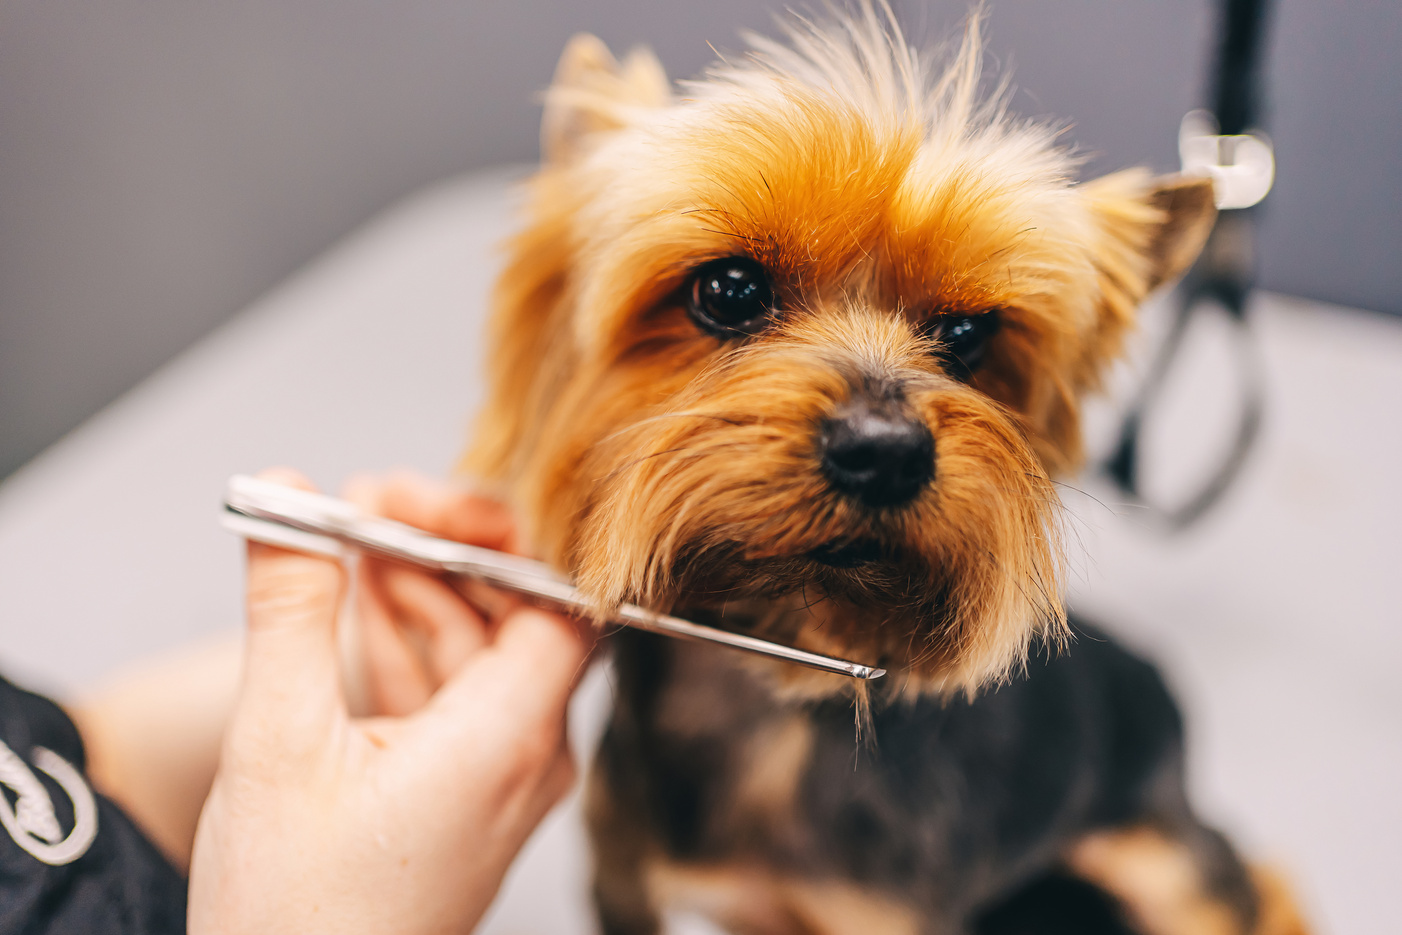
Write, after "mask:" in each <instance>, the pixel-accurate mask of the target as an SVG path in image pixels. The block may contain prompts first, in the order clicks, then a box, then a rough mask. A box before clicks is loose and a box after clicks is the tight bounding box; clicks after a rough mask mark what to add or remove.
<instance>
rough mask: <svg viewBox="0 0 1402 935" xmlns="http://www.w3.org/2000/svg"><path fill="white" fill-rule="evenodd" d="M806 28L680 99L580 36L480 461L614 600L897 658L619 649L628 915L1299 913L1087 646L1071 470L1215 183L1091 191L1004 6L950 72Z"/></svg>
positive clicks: (1174, 733)
mask: <svg viewBox="0 0 1402 935" xmlns="http://www.w3.org/2000/svg"><path fill="white" fill-rule="evenodd" d="M790 39H791V45H790V46H781V45H778V44H775V43H770V42H767V41H765V40H753V52H752V54H751V56H750V57H749V58H747V59H746V60H744V61H742V62H739V63H726V64H724V65H721V66H717V68H715V69H713V71H712V72H711V73H710V74H709V76H708V78H707V80H704V81H701V82H695V83H692V84H691V85H688V86H687V87H686V92H687V95H688V96H687V97H684V98H681V99H678V98H676V97H674V96H673V91H672V88H671V86H670V85H669V83H668V82H667V80H666V78H665V76H664V75H663V74H662V72H661V69H660V67H659V66H658V65H657V63H656V60H655V59H653V58H651V57H650V56H649V55H647V54H646V53H635V54H634V55H632V56H630V57H629V58H628V59H627V60H626V61H625V62H624V63H622V64H621V65H620V64H619V63H617V62H615V61H614V59H613V57H612V56H611V55H610V54H609V53H608V51H607V50H606V49H604V48H603V46H602V45H601V44H600V43H599V42H598V40H595V39H592V38H590V37H581V38H578V39H576V40H574V41H573V42H571V44H570V46H569V48H568V49H567V50H566V52H565V56H564V58H563V60H562V62H561V65H560V68H559V71H558V72H557V75H556V82H555V84H554V86H553V87H552V89H551V91H550V95H549V97H548V100H547V106H546V114H545V122H544V128H543V148H544V151H545V155H546V160H545V164H544V166H543V167H542V170H541V172H540V173H539V175H538V176H537V177H536V178H535V180H534V181H533V183H532V194H533V199H532V203H531V209H530V211H531V215H530V220H529V223H528V225H527V227H526V229H525V231H524V232H523V233H522V234H521V236H520V237H518V238H517V240H516V241H515V242H514V244H513V246H512V248H511V260H510V263H509V265H508V267H507V270H506V272H505V273H504V274H503V277H502V279H501V282H500V284H499V289H498V294H497V295H498V310H497V317H496V320H495V328H496V331H495V336H494V339H495V342H496V343H495V348H494V354H493V357H492V367H493V379H492V385H491V396H490V399H489V402H488V406H487V408H486V410H485V412H484V414H483V418H482V420H481V422H480V424H479V432H478V436H477V438H476V443H475V446H474V449H473V451H472V452H471V455H470V457H469V461H468V467H469V469H470V470H472V471H474V472H475V473H477V474H479V475H480V476H484V477H486V478H489V479H492V480H495V481H497V482H498V483H500V484H501V485H503V487H504V488H505V493H506V495H507V496H508V497H509V498H510V499H511V500H512V501H513V502H514V503H515V505H516V506H517V507H518V508H519V509H520V510H521V512H522V514H523V515H524V517H525V518H526V520H527V521H528V523H529V526H530V528H529V535H530V538H531V541H532V544H533V545H534V547H535V548H536V549H537V551H538V552H539V553H540V554H541V555H542V556H543V557H545V558H547V559H548V560H550V561H552V562H554V563H555V564H557V565H558V566H559V567H561V568H562V569H565V570H567V571H569V572H570V573H571V574H572V575H573V576H574V577H575V578H576V579H577V580H578V582H579V583H580V585H581V586H582V587H583V588H584V589H585V590H586V592H588V593H590V594H592V595H593V596H594V597H595V598H596V599H597V600H598V602H599V604H600V606H601V608H603V609H607V608H608V606H609V605H611V604H615V603H617V602H619V601H623V600H630V601H636V602H639V603H643V604H645V605H647V606H651V607H655V608H657V609H659V610H671V609H676V610H677V611H679V612H680V613H682V614H683V615H686V616H689V617H692V618H694V619H697V620H701V621H704V622H708V623H711V624H713V625H716V626H721V627H728V628H734V629H741V630H744V631H747V632H753V633H756V634H760V635H764V636H767V637H769V638H771V639H777V640H781V641H786V642H789V643H791V644H794V645H797V646H800V647H802V648H807V649H812V650H816V651H820V652H827V653H830V654H835V655H841V656H845V657H847V658H851V659H854V660H857V661H860V662H864V663H869V664H873V665H881V666H885V667H887V668H889V669H890V670H891V675H889V676H888V677H887V678H886V679H885V680H884V681H883V682H882V683H879V684H878V686H877V688H875V689H874V690H872V691H870V692H867V691H866V690H863V689H858V688H856V687H854V684H855V683H852V682H850V681H847V680H844V679H842V678H840V677H837V676H831V675H825V674H818V673H812V672H809V671H807V670H801V669H797V668H794V667H791V666H785V665H782V664H778V663H772V662H768V661H762V660H756V659H753V658H750V657H742V656H738V655H735V654H733V653H729V652H728V651H726V650H721V649H716V648H708V647H701V646H693V645H683V644H676V643H672V642H666V641H662V640H660V639H659V638H656V637H651V636H647V635H643V634H633V633H627V634H619V635H618V636H616V637H615V638H614V642H615V643H616V645H617V655H616V667H617V672H618V682H619V701H618V707H617V710H616V712H615V716H614V719H613V722H612V724H611V726H610V729H609V732H608V736H607V738H606V740H605V742H604V746H603V748H602V750H601V752H600V757H599V760H598V763H597V765H596V770H595V775H594V781H593V784H592V791H591V795H590V802H591V820H592V824H593V830H594V835H595V843H596V850H597V856H598V881H597V897H598V903H599V908H600V911H601V917H602V920H603V923H604V929H605V932H606V933H608V935H634V933H636V935H643V933H652V932H655V931H657V926H658V913H659V911H660V909H662V908H663V907H664V906H665V905H667V904H671V903H676V902H682V903H690V904H692V905H693V906H695V907H696V908H699V909H701V910H702V911H705V912H708V913H709V914H711V915H713V916H715V917H716V918H718V919H719V920H721V921H722V922H724V923H725V924H727V925H729V926H730V927H731V928H732V929H734V930H735V931H737V932H743V933H795V935H797V933H808V932H812V933H833V935H836V933H867V932H871V933H888V932H889V933H897V932H899V933H906V932H909V933H916V932H920V933H958V932H962V931H968V930H970V928H971V927H973V928H978V929H979V930H981V931H989V932H992V931H1002V930H1006V931H1047V932H1051V931H1056V929H1055V928H1036V927H1034V928H1032V929H1016V928H1012V929H1008V928H1007V927H1006V926H1007V925H1009V924H1015V923H1010V922H1009V921H1008V920H1009V919H1015V918H1016V917H1017V913H1018V912H1027V911H1030V912H1031V914H1032V916H1033V917H1034V918H1037V919H1043V920H1050V919H1052V918H1053V914H1054V912H1056V911H1060V909H1058V908H1057V907H1055V906H1051V905H1049V904H1048V905H1043V906H1041V907H1040V908H1038V906H1037V905H1036V901H1037V899H1039V898H1040V899H1043V901H1044V902H1046V901H1047V899H1048V897H1045V895H1042V896H1039V895H1038V894H1046V893H1048V892H1057V893H1060V895H1059V896H1054V897H1051V898H1050V902H1052V903H1066V901H1067V895H1066V894H1067V893H1070V892H1072V891H1074V890H1075V886H1076V885H1078V884H1076V880H1081V881H1089V882H1091V883H1094V884H1096V885H1097V886H1099V887H1100V888H1102V889H1103V890H1105V891H1108V892H1109V893H1112V894H1114V896H1115V897H1117V899H1118V900H1119V902H1118V903H1114V904H1110V903H1107V904H1106V905H1105V906H1102V907H1101V908H1100V909H1099V910H1097V911H1099V912H1100V916H1101V918H1100V922H1099V923H1096V924H1102V925H1104V926H1115V925H1121V926H1122V925H1123V924H1125V922H1124V921H1123V920H1121V921H1116V916H1117V914H1119V915H1122V916H1123V918H1124V919H1125V920H1128V921H1129V923H1132V924H1133V925H1134V926H1136V928H1137V930H1139V931H1141V932H1144V933H1147V935H1190V933H1192V935H1197V933H1208V935H1217V933H1222V935H1242V933H1249V932H1256V933H1261V935H1265V933H1271V935H1276V933H1279V935H1284V933H1291V932H1296V931H1298V927H1296V928H1292V927H1291V926H1297V923H1295V922H1294V921H1292V920H1293V916H1292V914H1291V913H1290V911H1289V909H1288V905H1287V904H1286V903H1284V902H1281V901H1280V900H1278V899H1276V897H1275V896H1274V895H1271V896H1270V898H1268V899H1265V900H1263V899H1262V898H1261V894H1262V891H1261V890H1260V887H1259V886H1257V885H1253V882H1252V880H1251V878H1250V876H1249V874H1248V873H1247V871H1246V870H1245V869H1244V868H1243V867H1242V865H1241V863H1240V862H1239V861H1238V860H1237V858H1236V857H1235V856H1234V855H1233V853H1232V851H1231V849H1230V848H1229V847H1228V846H1227V845H1226V844H1225V842H1224V841H1223V840H1222V839H1221V838H1220V837H1219V836H1217V835H1216V834H1215V833H1214V832H1211V831H1209V830H1207V829H1206V828H1205V827H1203V826H1202V825H1201V824H1200V823H1199V822H1198V821H1197V820H1196V819H1194V818H1193V816H1192V813H1191V811H1190V810H1189V809H1188V806H1187V803H1186V798H1185V796H1184V793H1183V784H1182V775H1181V740H1180V737H1179V729H1178V718H1177V714H1176V713H1175V710H1174V708H1173V706H1172V704H1171V702H1170V701H1169V700H1168V697H1167V695H1166V693H1165V692H1164V690H1163V687H1162V685H1161V684H1160V683H1159V681H1158V679H1157V677H1156V676H1155V675H1154V674H1153V672H1152V670H1151V669H1149V668H1148V667H1147V666H1145V665H1144V664H1143V663H1140V662H1138V661H1136V660H1134V659H1132V658H1131V657H1129V656H1127V655H1126V654H1125V653H1123V652H1122V651H1120V650H1118V649H1116V648H1115V647H1114V646H1113V645H1112V644H1110V643H1108V642H1105V641H1104V640H1103V639H1102V638H1101V637H1099V636H1094V637H1087V636H1084V635H1083V636H1081V637H1080V638H1079V639H1078V640H1077V641H1075V644H1074V646H1073V647H1072V648H1071V650H1070V652H1069V653H1067V654H1064V655H1063V654H1062V650H1063V649H1064V648H1065V646H1066V645H1067V643H1068V639H1067V637H1068V636H1069V633H1070V631H1069V629H1068V627H1067V624H1066V622H1065V615H1064V611H1063V609H1062V602H1061V591H1060V573H1059V572H1060V569H1059V565H1060V540H1059V536H1058V521H1057V510H1058V501H1057V498H1056V494H1055V489H1054V487H1053V485H1052V481H1051V477H1052V476H1053V475H1054V474H1056V473H1058V472H1064V471H1066V470H1068V469H1070V468H1071V467H1073V466H1074V465H1075V464H1076V463H1077V462H1078V460H1079V458H1080V440H1079V416H1078V411H1079V410H1078V403H1079V399H1080V396H1081V395H1082V394H1083V393H1085V392H1086V391H1088V390H1090V389H1093V388H1094V387H1095V386H1096V385H1097V381H1098V379H1099V377H1100V374H1101V372H1102V371H1103V370H1104V368H1105V367H1106V366H1107V365H1108V364H1109V363H1110V362H1111V361H1112V360H1114V359H1115V357H1116V355H1117V354H1118V352H1119V348H1120V344H1121V340H1122V337H1123V334H1124V333H1125V331H1126V330H1127V329H1128V328H1129V327H1130V325H1131V324H1132V320H1133V315H1134V311H1135V307H1136V306H1137V305H1138V303H1139V301H1140V300H1141V299H1142V298H1143V296H1144V295H1145V294H1146V293H1147V291H1148V290H1149V289H1151V288H1152V287H1154V286H1155V285H1157V284H1158V283H1160V282H1163V281H1165V280H1167V279H1170V278H1172V277H1174V276H1176V275H1177V274H1178V273H1181V272H1182V270H1183V269H1184V268H1185V267H1186V266H1187V265H1188V264H1189V263H1191V262H1192V260H1193V258H1194V257H1195V256H1196V254H1197V252H1198V251H1199V250H1200V248H1201V246H1202V243H1203V241H1204V239H1205V238H1206V235H1207V232H1208V230H1209V229H1210V228H1211V224H1212V220H1213V217H1214V209H1213V206H1212V193H1211V186H1210V183H1208V182H1206V181H1205V180H1201V179H1181V178H1170V179H1159V180H1154V179H1151V178H1150V177H1149V176H1148V175H1147V174H1146V173H1142V172H1127V173H1118V174H1115V175H1111V176H1107V177H1105V178H1103V179H1098V180H1095V181H1093V182H1088V183H1083V184H1075V183H1073V181H1072V180H1071V170H1072V168H1073V165H1074V161H1073V160H1072V159H1071V158H1070V157H1069V156H1068V155H1067V154H1066V153H1065V152H1064V151H1063V150H1062V149H1060V148H1058V147H1057V146H1056V144H1055V142H1054V138H1055V133H1054V132H1052V131H1050V130H1048V129H1047V128H1046V127H1043V126H1039V125H1036V124H1029V123H1024V122H1018V121H1015V120H1013V119H1011V118H1010V117H1008V116H1007V115H1006V114H1005V112H1004V111H1003V110H1002V108H1001V106H999V105H998V104H997V103H996V101H995V102H994V103H993V104H988V103H980V100H979V96H978V93H977V92H978V85H979V81H980V71H979V45H978V36H977V25H976V24H975V25H974V26H971V28H970V30H969V33H968V36H967V37H966V39H965V42H964V45H963V47H962V49H961V50H960V51H959V53H958V55H957V56H955V57H954V58H953V60H952V62H951V64H950V65H949V66H948V67H947V68H946V69H945V70H944V71H943V72H942V73H941V74H940V75H938V76H932V75H930V74H928V73H927V71H926V69H925V66H924V65H923V64H922V62H921V61H920V59H919V57H918V56H916V55H915V53H914V52H912V51H911V50H910V49H909V48H908V46H906V44H905V43H904V40H903V39H901V37H900V35H899V33H898V32H897V31H896V29H895V27H894V25H893V24H891V23H890V21H889V19H888V18H887V17H885V16H883V15H881V14H879V13H878V12H876V11H875V10H874V9H873V8H872V7H871V6H869V5H868V6H864V7H862V8H861V11H860V12H859V13H858V14H857V15H856V16H855V17H854V18H852V19H850V20H843V21H839V22H837V23H835V24H832V25H830V26H825V27H819V26H813V25H810V24H807V23H805V22H802V21H799V22H797V23H796V24H795V25H794V26H792V27H791V29H790ZM1029 647H1032V648H1033V649H1034V653H1033V657H1032V658H1031V659H1030V660H1029V659H1028V652H1029ZM1048 659H1049V660H1050V661H1048ZM1024 664H1025V665H1026V667H1027V669H1028V670H1030V673H1031V674H1030V677H1025V676H1024V675H1022V674H1021V673H1022V672H1023V668H1024ZM1010 676H1012V678H1011V681H1009V677H1010ZM999 685H1001V687H997V688H996V690H994V689H995V687H996V686H999ZM980 693H981V694H980ZM975 696H977V700H974V701H969V700H968V699H970V698H974V697H975ZM854 707H855V710H854ZM1058 874H1059V875H1061V876H1057V875H1058ZM1063 878H1064V879H1063ZM1048 885H1050V886H1051V889H1050V890H1048V889H1047V886H1048ZM1028 886H1030V887H1031V888H1030V889H1024V891H1023V895H1022V896H1016V897H1014V895H1013V891H1014V890H1016V889H1017V888H1018V887H1028ZM1039 887H1040V888H1039ZM1270 892H1271V893H1272V894H1274V892H1275V891H1274V890H1272V891H1270ZM1010 897H1012V900H1013V901H1012V902H1011V903H1009V902H1007V900H1008V899H1009V898H1010ZM1029 899H1030V900H1032V902H1031V903H1029V902H1028V900H1029ZM999 900H1003V901H1004V905H1003V907H1002V908H999ZM1029 906H1031V909H1030V910H1029V909H1028V907H1029ZM1107 907H1108V908H1107ZM1009 912H1011V913H1012V915H1009ZM1048 924H1050V923H1048ZM1068 924H1071V925H1072V926H1073V930H1078V931H1091V930H1092V929H1089V928H1087V926H1088V925H1090V924H1091V923H1088V922H1086V921H1085V920H1084V919H1082V920H1081V921H1079V922H1074V921H1073V922H1072V923H1068ZM999 926H1004V929H999ZM1075 926H1079V928H1075ZM1106 930H1107V931H1113V930H1115V929H1113V928H1112V929H1106Z"/></svg>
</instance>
